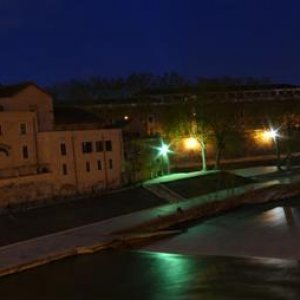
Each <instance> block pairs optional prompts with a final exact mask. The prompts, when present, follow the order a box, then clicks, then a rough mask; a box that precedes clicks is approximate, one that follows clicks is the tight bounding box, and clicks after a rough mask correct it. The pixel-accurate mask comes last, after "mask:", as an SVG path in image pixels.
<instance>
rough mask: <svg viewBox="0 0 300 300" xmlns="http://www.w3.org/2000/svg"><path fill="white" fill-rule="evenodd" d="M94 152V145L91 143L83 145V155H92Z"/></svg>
mask: <svg viewBox="0 0 300 300" xmlns="http://www.w3.org/2000/svg"><path fill="white" fill-rule="evenodd" d="M91 152H93V145H92V143H91V142H83V143H82V153H91Z"/></svg>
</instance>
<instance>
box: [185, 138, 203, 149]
mask: <svg viewBox="0 0 300 300" xmlns="http://www.w3.org/2000/svg"><path fill="white" fill-rule="evenodd" d="M184 147H185V149H186V150H190V151H193V150H196V149H199V148H200V144H199V142H198V141H197V139H196V138H194V137H189V138H186V139H184Z"/></svg>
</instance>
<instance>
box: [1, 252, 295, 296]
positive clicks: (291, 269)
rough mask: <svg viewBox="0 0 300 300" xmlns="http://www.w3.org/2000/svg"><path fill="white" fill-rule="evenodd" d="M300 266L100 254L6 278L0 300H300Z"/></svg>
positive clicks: (161, 255) (160, 255)
mask: <svg viewBox="0 0 300 300" xmlns="http://www.w3.org/2000/svg"><path fill="white" fill-rule="evenodd" d="M299 282H300V272H299V267H298V263H296V262H290V261H284V260H280V261H279V260H271V259H269V260H267V261H265V260H264V259H254V258H249V259H246V258H226V257H212V256H211V257H208V256H191V255H174V254H166V253H158V252H145V251H140V252H131V251H120V252H114V251H111V252H101V253H98V254H95V255H91V256H84V257H77V258H73V259H66V260H64V261H60V262H56V263H52V264H49V265H47V266H44V267H39V268H36V269H33V270H29V271H26V272H23V273H20V274H18V275H14V276H8V277H6V278H3V279H1V281H0V299H5V300H10V299H13V300H18V299H22V300H27V299H28V300H29V299H30V300H34V299H43V300H50V299H51V300H52V299H63V300H68V299H72V300H79V299H88V300H93V299H97V300H99V299H154V300H169V299H170V300H183V299H205V300H217V299H230V300H234V299H239V300H240V299H255V300H259V299H264V300H265V299H299V298H300V286H299Z"/></svg>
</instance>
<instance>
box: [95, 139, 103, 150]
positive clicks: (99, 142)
mask: <svg viewBox="0 0 300 300" xmlns="http://www.w3.org/2000/svg"><path fill="white" fill-rule="evenodd" d="M96 151H97V152H102V151H103V142H102V141H97V142H96Z"/></svg>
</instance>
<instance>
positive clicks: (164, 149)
mask: <svg viewBox="0 0 300 300" xmlns="http://www.w3.org/2000/svg"><path fill="white" fill-rule="evenodd" d="M157 149H158V155H159V156H161V157H162V173H163V169H164V168H163V163H164V161H166V164H167V170H168V174H169V173H170V163H169V158H168V154H169V153H171V152H172V151H171V150H170V145H167V144H165V143H164V142H162V143H161V146H160V147H158V148H157Z"/></svg>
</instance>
